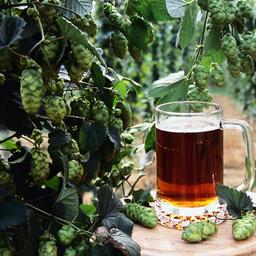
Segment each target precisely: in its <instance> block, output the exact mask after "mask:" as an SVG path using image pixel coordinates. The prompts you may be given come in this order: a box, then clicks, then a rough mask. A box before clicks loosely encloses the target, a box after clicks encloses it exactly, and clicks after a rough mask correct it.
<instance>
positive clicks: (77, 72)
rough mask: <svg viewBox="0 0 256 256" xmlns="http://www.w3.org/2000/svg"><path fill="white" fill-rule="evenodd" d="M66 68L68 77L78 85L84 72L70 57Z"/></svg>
mask: <svg viewBox="0 0 256 256" xmlns="http://www.w3.org/2000/svg"><path fill="white" fill-rule="evenodd" d="M65 68H66V69H67V71H68V75H69V77H70V79H71V81H73V82H74V83H78V82H79V81H80V80H81V79H82V77H83V75H84V70H83V69H82V68H81V67H80V66H79V65H78V63H76V61H75V59H73V58H72V57H70V58H69V59H68V60H67V61H66V62H65Z"/></svg>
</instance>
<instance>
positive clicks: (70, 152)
mask: <svg viewBox="0 0 256 256" xmlns="http://www.w3.org/2000/svg"><path fill="white" fill-rule="evenodd" d="M62 152H63V153H64V154H65V155H66V156H67V157H68V159H71V158H72V157H73V156H74V155H75V154H77V153H79V146H78V144H77V142H76V140H74V139H72V140H71V141H70V142H69V143H68V144H67V145H65V146H63V148H62Z"/></svg>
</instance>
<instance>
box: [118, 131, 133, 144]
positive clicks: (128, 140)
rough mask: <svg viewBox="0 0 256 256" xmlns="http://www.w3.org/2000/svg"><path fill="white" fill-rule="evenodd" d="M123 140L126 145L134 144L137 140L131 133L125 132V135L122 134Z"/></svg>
mask: <svg viewBox="0 0 256 256" xmlns="http://www.w3.org/2000/svg"><path fill="white" fill-rule="evenodd" d="M121 139H122V141H123V142H124V143H126V144H132V143H133V141H134V139H135V138H134V136H133V135H132V134H131V133H129V132H123V133H122V134H121Z"/></svg>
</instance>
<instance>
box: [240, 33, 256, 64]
mask: <svg viewBox="0 0 256 256" xmlns="http://www.w3.org/2000/svg"><path fill="white" fill-rule="evenodd" d="M241 48H242V50H243V52H245V53H246V54H248V55H250V56H251V57H252V58H253V59H254V60H256V36H255V35H254V34H247V35H244V36H243V41H242V46H241Z"/></svg>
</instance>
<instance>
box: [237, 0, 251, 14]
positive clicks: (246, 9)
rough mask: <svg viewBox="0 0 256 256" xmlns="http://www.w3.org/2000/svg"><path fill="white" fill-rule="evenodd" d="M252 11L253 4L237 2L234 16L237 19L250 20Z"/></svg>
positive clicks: (243, 1) (242, 0)
mask: <svg viewBox="0 0 256 256" xmlns="http://www.w3.org/2000/svg"><path fill="white" fill-rule="evenodd" d="M252 11H253V2H252V1H245V0H239V1H237V3H236V16H237V17H238V18H241V17H243V18H250V17H251V16H252Z"/></svg>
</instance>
